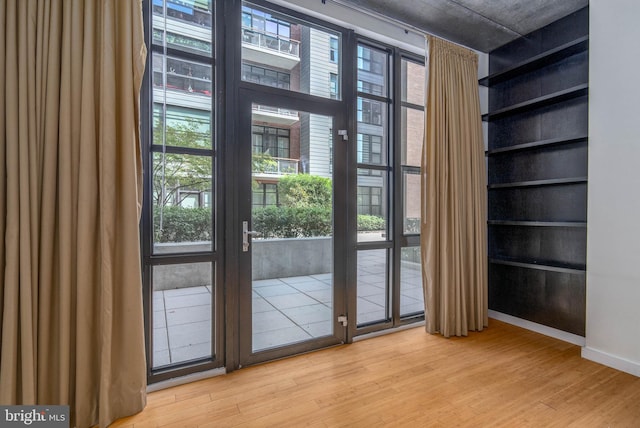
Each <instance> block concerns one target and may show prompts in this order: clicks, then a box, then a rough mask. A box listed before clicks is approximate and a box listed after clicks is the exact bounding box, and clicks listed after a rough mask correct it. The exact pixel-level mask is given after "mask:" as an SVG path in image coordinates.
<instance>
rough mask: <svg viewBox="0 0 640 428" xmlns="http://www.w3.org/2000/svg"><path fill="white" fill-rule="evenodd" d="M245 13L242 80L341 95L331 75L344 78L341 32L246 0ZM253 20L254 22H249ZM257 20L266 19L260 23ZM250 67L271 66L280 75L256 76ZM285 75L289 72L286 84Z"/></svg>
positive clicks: (327, 96) (321, 93)
mask: <svg viewBox="0 0 640 428" xmlns="http://www.w3.org/2000/svg"><path fill="white" fill-rule="evenodd" d="M243 14H244V15H243V23H244V24H243V28H242V64H243V73H242V80H245V81H249V82H253V83H258V84H260V85H267V86H274V87H279V88H281V89H288V90H291V91H295V92H302V93H305V94H311V95H317V96H320V97H325V98H332V97H333V98H336V97H339V93H335V92H332V90H331V88H332V83H331V82H332V80H331V79H332V77H331V75H332V74H333V75H335V76H337V78H338V79H339V78H340V64H339V61H338V59H339V57H340V49H341V41H340V37H339V35H338V34H335V33H332V32H329V31H327V30H324V29H319V28H312V27H311V26H309V25H308V24H306V23H304V22H302V21H299V20H297V19H294V18H292V17H289V16H287V15H283V14H280V13H276V12H273V11H270V10H268V9H263V8H257V7H255V6H253V5H251V4H250V3H243ZM263 17H264V18H263ZM264 19H266V26H265V25H264V22H265V21H264ZM249 20H251V22H252V25H251V26H249V25H247V24H246V23H247V22H249ZM256 21H260V22H262V23H261V24H259V25H257V24H256ZM302 52H306V53H307V55H304V56H303V55H301V53H302ZM247 67H259V68H261V69H264V70H269V71H271V72H273V73H276V74H277V75H278V78H274V79H259V78H256V76H255V75H254V74H251V73H249V72H246V71H245V70H246V69H247ZM283 76H287V77H286V84H284V80H283ZM336 89H338V88H337V86H336Z"/></svg>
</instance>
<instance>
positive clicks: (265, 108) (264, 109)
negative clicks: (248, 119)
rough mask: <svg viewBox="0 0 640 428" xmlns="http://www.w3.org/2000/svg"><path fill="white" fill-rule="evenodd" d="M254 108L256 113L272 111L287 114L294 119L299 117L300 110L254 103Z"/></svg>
mask: <svg viewBox="0 0 640 428" xmlns="http://www.w3.org/2000/svg"><path fill="white" fill-rule="evenodd" d="M252 110H253V112H254V113H271V114H277V115H278V116H287V117H290V118H292V119H298V112H297V111H295V110H286V109H283V108H278V107H269V106H263V105H259V104H254V105H253V108H252Z"/></svg>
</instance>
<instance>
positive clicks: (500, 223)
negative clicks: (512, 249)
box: [487, 220, 587, 227]
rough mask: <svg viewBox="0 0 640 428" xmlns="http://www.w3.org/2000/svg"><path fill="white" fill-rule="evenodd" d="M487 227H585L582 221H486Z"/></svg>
mask: <svg viewBox="0 0 640 428" xmlns="http://www.w3.org/2000/svg"><path fill="white" fill-rule="evenodd" d="M487 224H488V225H489V226H529V227H587V223H586V222H583V221H527V220H488V221H487Z"/></svg>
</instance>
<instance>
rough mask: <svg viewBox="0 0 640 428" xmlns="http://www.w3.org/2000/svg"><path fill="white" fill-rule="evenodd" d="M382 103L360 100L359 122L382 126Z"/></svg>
mask: <svg viewBox="0 0 640 428" xmlns="http://www.w3.org/2000/svg"><path fill="white" fill-rule="evenodd" d="M382 109H383V107H382V103H381V102H380V101H373V100H368V99H365V98H358V122H362V123H369V124H372V125H382Z"/></svg>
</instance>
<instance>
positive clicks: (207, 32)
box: [153, 0, 213, 56]
mask: <svg viewBox="0 0 640 428" xmlns="http://www.w3.org/2000/svg"><path fill="white" fill-rule="evenodd" d="M212 23H213V5H212V2H211V0H196V1H190V2H184V3H183V2H178V1H166V0H153V44H154V45H159V46H163V47H170V48H173V49H179V50H182V51H185V52H191V53H195V54H200V55H206V56H212V54H213V32H212V28H211V25H212Z"/></svg>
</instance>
